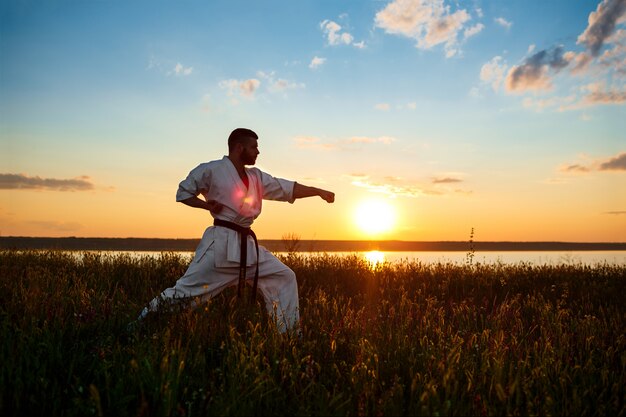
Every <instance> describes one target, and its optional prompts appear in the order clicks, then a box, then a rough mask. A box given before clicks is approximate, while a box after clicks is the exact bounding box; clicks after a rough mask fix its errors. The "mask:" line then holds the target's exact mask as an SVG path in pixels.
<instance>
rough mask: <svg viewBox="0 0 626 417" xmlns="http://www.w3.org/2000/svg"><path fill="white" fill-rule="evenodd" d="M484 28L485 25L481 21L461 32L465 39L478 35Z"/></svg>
mask: <svg viewBox="0 0 626 417" xmlns="http://www.w3.org/2000/svg"><path fill="white" fill-rule="evenodd" d="M484 28H485V25H483V24H482V23H478V24H476V25H474V26H472V27H469V28H467V29H465V31H464V32H463V37H464V38H465V39H468V38H471V37H472V36H474V35H478V34H479V33H480V32H482V30H483V29H484Z"/></svg>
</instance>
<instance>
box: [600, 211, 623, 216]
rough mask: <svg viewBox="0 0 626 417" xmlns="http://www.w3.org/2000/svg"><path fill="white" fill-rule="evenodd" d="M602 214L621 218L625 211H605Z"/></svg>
mask: <svg viewBox="0 0 626 417" xmlns="http://www.w3.org/2000/svg"><path fill="white" fill-rule="evenodd" d="M604 214H611V215H613V216H621V215H624V214H626V211H606V212H604Z"/></svg>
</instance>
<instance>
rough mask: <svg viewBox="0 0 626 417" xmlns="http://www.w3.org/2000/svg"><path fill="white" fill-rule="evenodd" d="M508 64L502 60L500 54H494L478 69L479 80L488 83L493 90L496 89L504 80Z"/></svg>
mask: <svg viewBox="0 0 626 417" xmlns="http://www.w3.org/2000/svg"><path fill="white" fill-rule="evenodd" d="M507 68H508V65H507V64H506V63H503V62H502V57H501V56H495V57H493V58H492V59H491V61H489V62H487V63H486V64H484V65H483V66H482V68H481V69H480V80H481V81H483V82H485V83H490V84H491V87H492V88H493V91H498V90H499V89H500V86H501V85H502V82H503V81H504V78H505V74H506V70H507Z"/></svg>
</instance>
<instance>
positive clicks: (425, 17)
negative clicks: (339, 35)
mask: <svg viewBox="0 0 626 417" xmlns="http://www.w3.org/2000/svg"><path fill="white" fill-rule="evenodd" d="M469 20H471V17H470V15H469V14H468V13H467V11H466V10H465V9H460V10H457V11H455V12H451V11H450V6H444V2H443V0H394V1H393V2H391V3H389V4H388V5H387V6H386V7H385V8H384V9H382V10H381V11H379V12H378V13H376V18H375V26H376V27H379V28H381V29H383V30H385V32H386V33H389V34H393V35H400V36H404V37H407V38H411V39H414V40H415V41H417V43H416V45H415V46H416V47H417V48H418V49H430V48H432V47H434V46H437V45H440V44H443V45H444V50H445V52H446V57H448V58H450V57H452V56H454V55H456V54H457V53H458V52H459V49H458V44H459V41H458V35H459V33H460V32H461V31H462V30H463V29H464V25H465V23H466V22H468V21H469ZM481 30H482V28H481ZM478 31H480V30H479V29H478V26H474V27H472V28H469V29H468V32H467V35H470V36H471V35H474V34H476V33H478ZM467 37H469V36H466V38H467Z"/></svg>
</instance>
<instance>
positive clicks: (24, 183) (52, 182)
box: [0, 174, 95, 191]
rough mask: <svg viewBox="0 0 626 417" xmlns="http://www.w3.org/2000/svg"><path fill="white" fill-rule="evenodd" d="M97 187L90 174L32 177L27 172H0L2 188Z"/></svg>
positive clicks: (89, 188) (51, 188)
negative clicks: (70, 176) (65, 176)
mask: <svg viewBox="0 0 626 417" xmlns="http://www.w3.org/2000/svg"><path fill="white" fill-rule="evenodd" d="M94 188H95V186H94V184H93V183H92V182H91V179H90V178H89V177H88V176H85V175H83V176H80V177H77V178H71V179H58V178H41V177H39V176H34V177H30V176H28V175H25V174H0V189H2V190H47V191H90V190H93V189H94Z"/></svg>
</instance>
